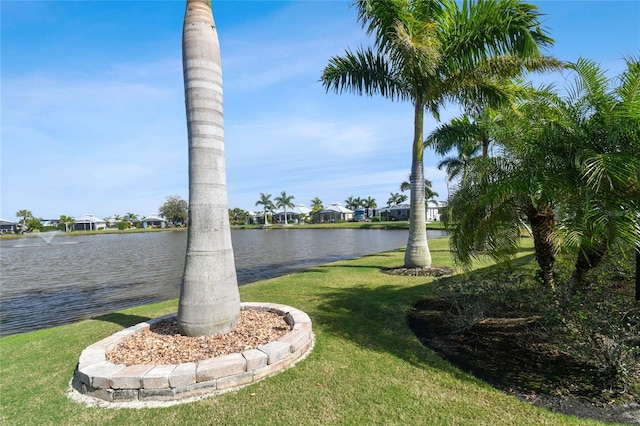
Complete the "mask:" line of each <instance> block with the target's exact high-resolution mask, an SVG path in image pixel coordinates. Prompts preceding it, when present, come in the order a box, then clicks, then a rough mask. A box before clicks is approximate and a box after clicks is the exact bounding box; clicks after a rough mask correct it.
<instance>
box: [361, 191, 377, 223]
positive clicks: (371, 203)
mask: <svg viewBox="0 0 640 426" xmlns="http://www.w3.org/2000/svg"><path fill="white" fill-rule="evenodd" d="M362 207H364V208H365V209H367V217H368V218H370V217H371V216H373V211H374V210H375V209H377V208H378V204H377V203H376V199H375V198H373V197H370V196H369V197H367V198H365V199H364V200H362Z"/></svg>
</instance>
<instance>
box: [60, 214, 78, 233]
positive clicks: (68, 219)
mask: <svg viewBox="0 0 640 426" xmlns="http://www.w3.org/2000/svg"><path fill="white" fill-rule="evenodd" d="M60 223H61V224H63V225H64V232H69V227H71V226H73V224H74V223H76V219H75V218H74V217H73V216H65V215H63V214H62V215H60Z"/></svg>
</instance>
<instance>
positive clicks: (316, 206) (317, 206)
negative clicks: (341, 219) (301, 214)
mask: <svg viewBox="0 0 640 426" xmlns="http://www.w3.org/2000/svg"><path fill="white" fill-rule="evenodd" d="M322 209H324V206H323V205H322V200H321V199H320V198H318V197H315V198H314V199H313V200H311V213H317V212H319V211H320V210H322Z"/></svg>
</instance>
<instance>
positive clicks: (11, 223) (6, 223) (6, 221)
mask: <svg viewBox="0 0 640 426" xmlns="http://www.w3.org/2000/svg"><path fill="white" fill-rule="evenodd" d="M0 224H2V225H17V224H18V223H17V222H12V221H10V220H5V219H2V218H0Z"/></svg>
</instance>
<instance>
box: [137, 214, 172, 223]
mask: <svg viewBox="0 0 640 426" xmlns="http://www.w3.org/2000/svg"><path fill="white" fill-rule="evenodd" d="M142 221H143V222H166V221H167V219H164V218H162V217H160V216H157V215H155V214H150V215H149V216H147V217H145V218H143V219H142Z"/></svg>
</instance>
